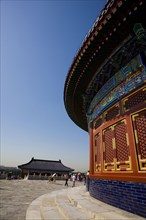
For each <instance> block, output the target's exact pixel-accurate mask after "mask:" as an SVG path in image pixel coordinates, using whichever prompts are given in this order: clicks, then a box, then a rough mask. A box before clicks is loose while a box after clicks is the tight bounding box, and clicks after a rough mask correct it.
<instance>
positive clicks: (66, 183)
mask: <svg viewBox="0 0 146 220" xmlns="http://www.w3.org/2000/svg"><path fill="white" fill-rule="evenodd" d="M68 178H69V177H68V175H67V174H66V175H65V186H68Z"/></svg>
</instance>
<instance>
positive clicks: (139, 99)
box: [123, 88, 146, 112]
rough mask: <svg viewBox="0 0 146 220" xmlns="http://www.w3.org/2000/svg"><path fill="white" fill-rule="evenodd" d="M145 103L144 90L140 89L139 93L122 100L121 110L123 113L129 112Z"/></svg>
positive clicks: (145, 89) (145, 91)
mask: <svg viewBox="0 0 146 220" xmlns="http://www.w3.org/2000/svg"><path fill="white" fill-rule="evenodd" d="M143 102H146V88H143V89H140V90H139V91H137V92H135V93H133V94H131V95H130V96H128V97H127V98H126V99H124V100H123V109H124V111H125V112H126V111H128V110H130V109H131V108H132V107H135V106H136V105H138V104H140V103H143Z"/></svg>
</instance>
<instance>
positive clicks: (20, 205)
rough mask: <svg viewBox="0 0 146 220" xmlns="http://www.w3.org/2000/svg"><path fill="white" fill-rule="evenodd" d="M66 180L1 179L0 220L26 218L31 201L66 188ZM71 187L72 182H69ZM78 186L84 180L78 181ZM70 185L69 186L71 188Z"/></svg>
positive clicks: (21, 219)
mask: <svg viewBox="0 0 146 220" xmlns="http://www.w3.org/2000/svg"><path fill="white" fill-rule="evenodd" d="M64 183H65V181H62V180H60V181H56V183H53V184H52V183H48V181H47V180H0V220H25V218H26V210H27V208H28V206H29V205H30V203H31V202H32V201H33V200H35V199H36V198H38V197H39V196H41V195H44V194H46V193H50V192H52V191H56V190H61V189H65V188H66V187H65V186H64ZM68 183H69V187H71V186H72V182H68ZM76 185H77V186H80V185H83V182H76ZM69 187H68V188H69Z"/></svg>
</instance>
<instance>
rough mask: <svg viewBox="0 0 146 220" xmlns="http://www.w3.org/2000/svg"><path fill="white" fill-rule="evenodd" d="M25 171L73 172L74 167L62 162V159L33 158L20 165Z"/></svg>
mask: <svg viewBox="0 0 146 220" xmlns="http://www.w3.org/2000/svg"><path fill="white" fill-rule="evenodd" d="M18 168H20V169H21V170H23V171H31V172H56V173H57V172H58V173H65V172H72V171H74V169H72V168H69V167H66V166H64V165H63V164H62V162H61V160H59V161H56V160H40V159H34V158H32V159H31V160H30V161H29V162H28V163H26V164H22V165H19V166H18Z"/></svg>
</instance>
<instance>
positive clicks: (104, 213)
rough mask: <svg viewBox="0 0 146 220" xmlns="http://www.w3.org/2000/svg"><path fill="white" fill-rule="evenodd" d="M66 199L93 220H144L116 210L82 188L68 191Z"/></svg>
mask: <svg viewBox="0 0 146 220" xmlns="http://www.w3.org/2000/svg"><path fill="white" fill-rule="evenodd" d="M68 197H69V200H70V201H71V203H72V204H74V205H75V206H76V207H77V208H80V209H82V210H83V211H84V212H85V213H87V214H89V215H91V216H92V218H95V219H100V220H102V219H104V220H114V219H115V220H117V219H118V220H144V218H143V217H140V216H138V215H135V214H132V213H130V212H127V211H124V210H122V209H119V208H116V207H114V206H111V205H108V204H106V203H104V202H101V201H99V200H97V199H94V198H93V197H91V196H89V193H88V192H86V191H85V189H84V188H83V187H78V188H77V189H71V190H70V191H68Z"/></svg>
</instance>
